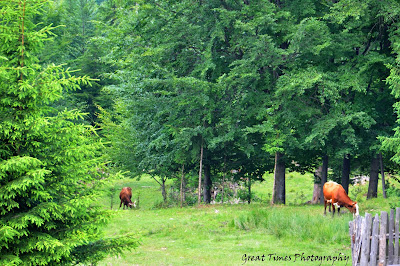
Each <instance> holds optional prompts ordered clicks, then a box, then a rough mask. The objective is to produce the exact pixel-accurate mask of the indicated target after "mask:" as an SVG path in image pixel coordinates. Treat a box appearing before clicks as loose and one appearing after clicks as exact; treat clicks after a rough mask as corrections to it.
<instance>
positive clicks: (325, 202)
mask: <svg viewBox="0 0 400 266" xmlns="http://www.w3.org/2000/svg"><path fill="white" fill-rule="evenodd" d="M327 203H328V202H327V201H326V200H324V207H325V210H324V215H326V204H327ZM329 208H330V207H329Z"/></svg>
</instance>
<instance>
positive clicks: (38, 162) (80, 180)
mask: <svg viewBox="0 0 400 266" xmlns="http://www.w3.org/2000/svg"><path fill="white" fill-rule="evenodd" d="M45 4H46V2H45V1H39V0H38V1H34V0H32V1H19V0H18V1H12V0H10V1H2V2H0V13H1V14H2V18H1V20H0V39H1V42H0V60H1V61H2V64H1V67H0V97H1V101H0V117H1V127H0V156H1V157H0V158H1V160H0V197H1V201H0V202H1V203H0V213H1V217H0V239H1V241H0V253H1V258H0V264H4V265H9V264H21V265H45V264H69V263H76V264H79V263H90V262H97V261H99V260H100V259H102V258H104V257H105V256H106V255H107V254H108V253H109V252H114V253H120V252H121V245H122V246H124V245H127V247H128V248H133V247H135V246H137V239H135V238H133V237H132V236H130V237H121V238H115V239H101V234H100V233H99V228H101V226H103V225H104V224H105V223H106V221H107V220H108V218H109V217H110V213H108V212H107V211H105V210H104V209H103V208H102V207H101V206H99V205H98V204H96V197H97V196H98V187H99V183H100V178H101V176H100V175H99V174H98V171H97V169H98V168H99V165H100V163H101V157H99V156H98V154H99V151H100V149H101V142H99V141H98V140H96V137H95V135H96V134H95V131H94V130H93V128H91V127H87V126H84V125H82V124H77V123H75V122H74V121H77V120H79V119H82V114H81V113H80V112H78V111H76V110H72V111H68V110H64V111H63V112H57V111H56V110H54V109H53V108H51V107H50V106H49V104H51V103H53V102H54V101H56V100H58V99H60V97H61V95H62V91H63V90H76V89H78V88H79V85H80V84H85V85H88V84H90V79H89V78H88V77H75V76H73V72H72V71H70V70H64V69H63V68H62V67H61V66H55V65H48V66H46V67H43V66H41V65H39V64H38V63H39V62H38V58H37V54H38V53H39V51H40V49H41V48H42V47H43V44H44V41H45V40H46V39H48V37H49V35H50V34H51V29H52V28H51V27H49V26H43V27H42V28H38V26H39V25H37V24H35V23H33V17H34V16H35V15H37V14H39V12H40V10H42V9H43V8H44V5H45ZM93 247H96V248H95V249H93Z"/></svg>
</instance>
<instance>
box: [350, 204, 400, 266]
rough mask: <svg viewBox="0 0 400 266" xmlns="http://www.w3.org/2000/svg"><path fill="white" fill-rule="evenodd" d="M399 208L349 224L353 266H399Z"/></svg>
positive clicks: (355, 220)
mask: <svg viewBox="0 0 400 266" xmlns="http://www.w3.org/2000/svg"><path fill="white" fill-rule="evenodd" d="M399 220H400V208H396V213H395V211H394V210H391V211H390V214H389V215H388V213H387V212H381V216H380V217H379V215H378V214H376V215H375V217H372V216H371V214H369V213H365V217H362V216H359V217H357V218H356V219H354V220H353V221H351V222H349V233H350V237H351V256H352V261H353V265H362V266H364V265H374V266H375V265H379V266H381V265H382V266H386V265H399V263H400V257H399Z"/></svg>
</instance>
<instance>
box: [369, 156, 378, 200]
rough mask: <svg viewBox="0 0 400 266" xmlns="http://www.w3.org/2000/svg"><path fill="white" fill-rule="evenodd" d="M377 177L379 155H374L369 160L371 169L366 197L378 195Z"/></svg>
mask: <svg viewBox="0 0 400 266" xmlns="http://www.w3.org/2000/svg"><path fill="white" fill-rule="evenodd" d="M378 179H379V155H374V157H373V158H372V160H371V171H370V175H369V184H368V194H367V199H371V198H376V197H377V196H378Z"/></svg>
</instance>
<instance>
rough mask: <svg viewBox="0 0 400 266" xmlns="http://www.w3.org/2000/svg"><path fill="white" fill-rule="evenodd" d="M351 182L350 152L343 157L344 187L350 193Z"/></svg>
mask: <svg viewBox="0 0 400 266" xmlns="http://www.w3.org/2000/svg"><path fill="white" fill-rule="evenodd" d="M349 183H350V154H345V155H344V157H343V168H342V187H343V188H344V190H345V191H346V193H347V194H349Z"/></svg>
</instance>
